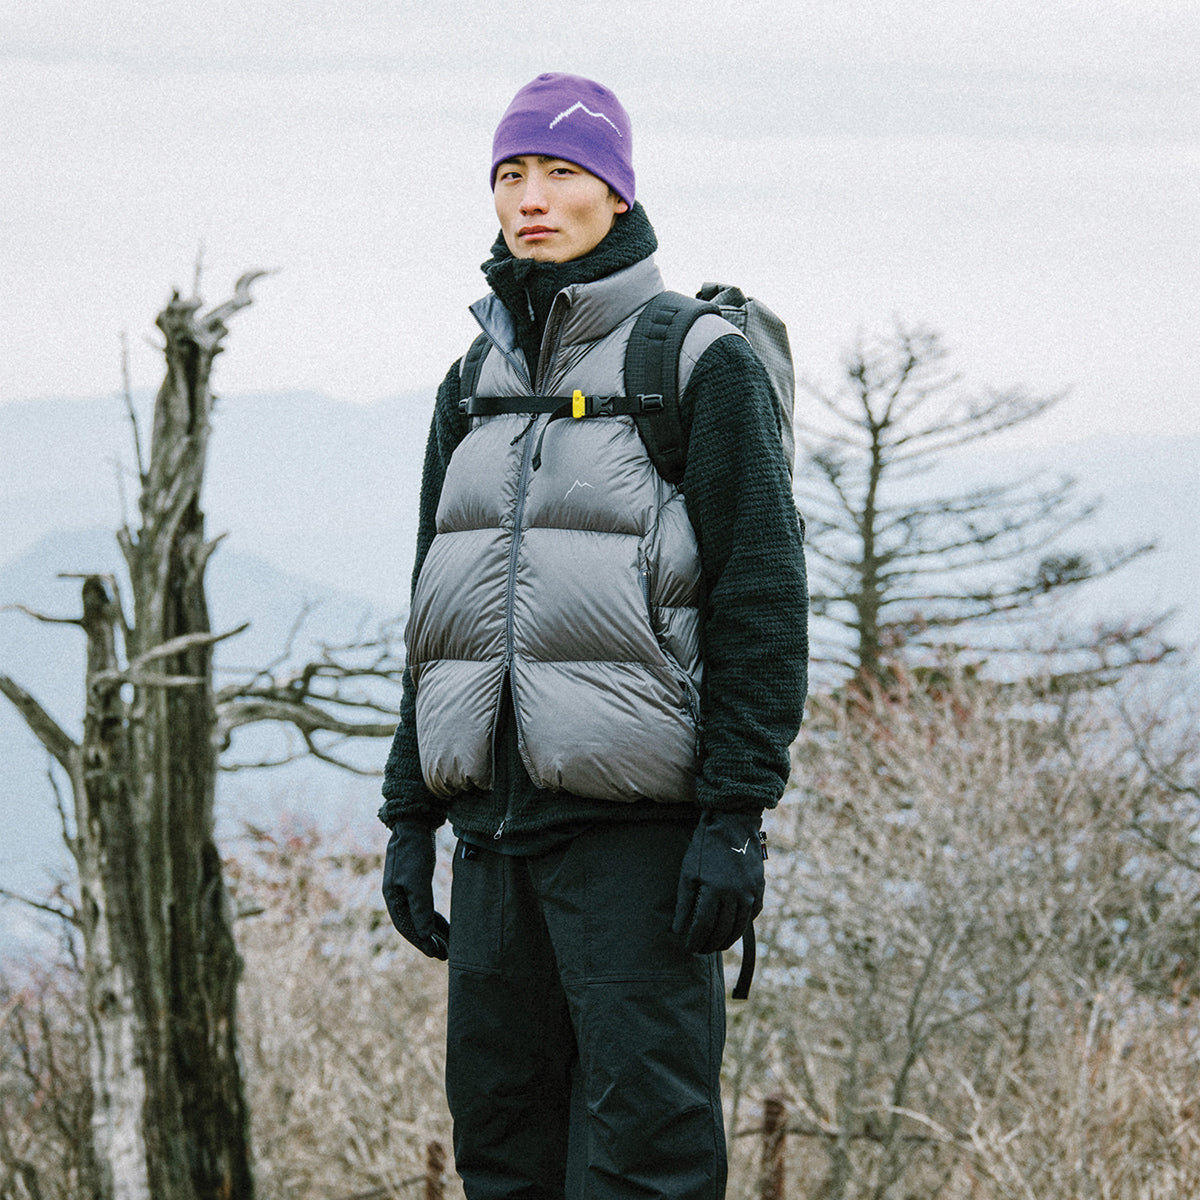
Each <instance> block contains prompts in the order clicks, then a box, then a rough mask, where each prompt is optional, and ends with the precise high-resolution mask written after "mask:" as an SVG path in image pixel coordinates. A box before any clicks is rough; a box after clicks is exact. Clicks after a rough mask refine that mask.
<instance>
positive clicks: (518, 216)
mask: <svg viewBox="0 0 1200 1200" xmlns="http://www.w3.org/2000/svg"><path fill="white" fill-rule="evenodd" d="M494 198H495V201H496V215H497V216H498V217H499V218H500V228H501V229H502V230H503V232H504V241H505V243H506V245H507V246H508V248H509V250H511V251H512V254H513V257H515V258H533V259H536V260H537V261H538V262H569V261H570V260H571V259H573V258H581V257H582V256H583V255H585V254H587V252H588V251H589V250H594V249H595V248H596V247H597V246H598V245H599V244H600V242H601V241H603V239H604V235H605V234H607V233H608V231H609V230H610V229H611V228H612V223H613V218H614V217H615V216H616V215H617V213H623V212H626V211H628V209H629V205H628V204H626V203H625V201H624V200H621V199H618V198H617V196H615V195H614V194H613V193H612V192H611V191H609V187H608V184H607V183H605V182H604V180H602V179H599V178H597V177H596V176H595V175H593V174H592V173H591V172H590V171H586V170H584V168H583V167H581V166H578V165H577V164H576V163H573V162H568V161H567V160H566V159H565V158H547V157H545V156H544V155H537V154H526V155H522V156H521V157H520V158H510V159H506V160H505V161H504V162H502V163H501V164H500V165H499V166H498V167H497V168H496V186H495V191H494Z"/></svg>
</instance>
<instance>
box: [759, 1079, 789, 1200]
mask: <svg viewBox="0 0 1200 1200" xmlns="http://www.w3.org/2000/svg"><path fill="white" fill-rule="evenodd" d="M762 1137H763V1141H762V1171H761V1180H762V1183H761V1185H760V1189H759V1197H760V1200H783V1192H784V1168H785V1165H786V1151H787V1146H786V1142H787V1106H786V1105H785V1104H784V1102H783V1101H782V1100H781V1099H780V1098H779V1097H778V1096H768V1097H767V1098H766V1099H765V1100H764V1101H763V1130H762Z"/></svg>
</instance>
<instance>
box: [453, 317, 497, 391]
mask: <svg viewBox="0 0 1200 1200" xmlns="http://www.w3.org/2000/svg"><path fill="white" fill-rule="evenodd" d="M491 344H492V343H491V341H490V340H489V338H488V336H487V334H485V333H481V334H480V335H479V336H478V337H477V338H476V339H475V340H474V341H473V342H472V343H471V348H470V349H469V350H468V351H467V352H466V354H464V355H463V360H462V366H461V367H460V368H459V388H458V394H459V396H461V397H462V398H463V399H464V400H465V399H466V398H467V397H468V396H474V395H475V391H476V389H477V388H478V387H479V373H480V371H482V370H483V360H484V359H485V358H487V352H488V350H489V349H490V348H491Z"/></svg>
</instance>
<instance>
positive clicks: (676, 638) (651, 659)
mask: <svg viewBox="0 0 1200 1200" xmlns="http://www.w3.org/2000/svg"><path fill="white" fill-rule="evenodd" d="M662 290H663V285H662V278H661V276H660V275H659V272H658V269H657V267H656V266H655V265H654V262H653V260H652V259H645V260H643V261H642V262H640V263H636V264H635V265H634V266H632V267H629V268H627V269H626V270H623V271H619V272H617V273H616V274H614V275H611V276H608V277H607V278H605V279H601V280H598V281H596V282H594V283H588V284H580V285H573V286H571V287H568V288H565V289H564V290H563V291H562V292H560V293H559V294H558V296H557V297H556V298H555V300H554V304H553V306H552V308H551V311H550V315H549V318H548V319H547V322H546V331H545V336H544V338H543V341H542V349H541V356H540V361H539V364H538V370H537V378H536V379H535V380H531V379H530V378H529V373H528V370H527V368H526V365H525V359H524V356H523V355H522V354H521V352H520V351H519V350H518V349H516V342H515V338H514V335H513V330H512V321H511V318H510V317H509V314H508V312H507V310H506V309H505V308H504V306H503V305H502V304H501V303H500V302H499V301H498V300H497V299H496V298H495V297H494V296H489V297H488V298H487V299H485V300H482V301H480V302H478V303H477V304H475V305H473V306H472V312H473V313H474V314H475V316H476V319H477V320H478V321H479V323H480V325H481V326H482V328H483V330H484V333H485V334H487V336H488V338H489V339H490V340H491V342H492V345H491V347H490V348H489V351H488V354H487V356H486V358H485V359H484V362H483V367H482V371H481V373H480V378H479V386H478V389H477V391H478V394H479V395H481V396H528V395H531V394H540V395H564V396H570V395H571V393H572V391H573V390H574V389H576V388H578V389H580V390H581V391H583V392H584V394H585V395H600V396H604V395H614V394H616V395H619V394H623V390H624V359H625V348H626V344H627V342H628V339H629V334H630V330H631V329H632V326H633V322H634V320H635V319H636V316H637V313H638V311H639V310H640V309H641V308H642V306H643V305H644V304H645V303H646V302H647V301H648V300H650V298H651V297H652V296H655V295H657V294H658V293H659V292H660V291H662ZM727 334H733V335H735V336H741V335H740V334H738V333H737V330H736V329H734V327H733V326H732V325H729V324H728V323H727V322H725V321H723V320H721V319H720V318H719V317H715V316H714V317H708V316H706V317H704V318H702V319H701V321H699V322H697V324H696V326H695V327H693V330H692V331H691V333H690V334H689V338H688V340H687V341H686V342H685V344H684V351H683V356H682V360H681V370H680V374H681V379H680V391H681V392H682V391H683V388H684V387H685V386H686V383H687V377H688V376H689V375H690V370H691V367H692V366H693V365H694V363H695V361H696V359H698V358H699V356H700V354H702V353H703V350H704V349H705V348H707V346H708V345H709V344H710V343H711V342H712V341H713V340H715V338H717V337H720V336H724V335H727ZM536 446H540V451H541V456H540V466H539V467H538V468H537V469H534V466H533V458H534V453H533V452H534V448H535V447H536ZM436 528H437V533H436V536H435V537H434V540H433V543H432V545H431V547H430V550H429V553H428V555H427V557H426V559H425V562H424V565H423V567H422V570H421V575H420V578H419V580H418V582H417V587H416V590H415V592H414V595H413V605H412V613H411V615H410V618H409V622H408V630H407V633H406V642H407V648H408V663H409V666H410V668H411V671H412V679H413V682H414V684H415V686H416V727H417V742H418V746H419V748H420V754H421V769H422V774H423V775H424V778H425V782H426V784H427V786H428V787H429V788H430V790H431V791H432V792H434V794H436V795H439V796H451V795H453V794H455V793H457V792H460V791H462V790H464V789H468V788H480V789H483V790H487V789H489V788H490V787H491V786H492V778H493V764H494V734H495V728H496V722H497V717H498V715H499V712H500V707H501V701H502V697H503V689H504V687H505V686H509V687H510V688H511V695H512V701H513V712H514V714H515V719H516V727H517V740H518V745H519V747H520V751H521V756H522V759H523V760H524V763H525V767H526V769H527V770H528V772H529V775H530V778H531V779H532V780H533V782H534V783H535V784H536V785H537V786H538V787H543V788H552V789H562V790H566V791H569V792H572V793H574V794H575V795H579V796H586V797H592V798H598V799H611V800H625V801H631V800H637V799H639V798H642V797H647V798H650V799H652V800H658V801H665V802H673V803H678V802H681V801H686V800H689V799H692V798H693V797H694V792H695V788H694V780H695V774H696V770H697V766H698V762H697V746H698V735H699V720H700V712H699V688H700V681H701V674H702V664H701V661H700V638H699V612H698V607H697V606H698V598H699V596H698V593H699V579H700V564H699V554H698V551H697V546H696V538H695V534H694V532H693V530H692V526H691V522H690V521H689V519H688V515H687V510H686V507H685V505H684V502H683V495H682V493H680V492H679V491H678V490H677V489H676V488H674V487H673V486H671V485H670V484H668V483H666V482H665V481H664V480H663V479H662V478H661V476H660V475H659V474H658V472H657V471H656V470H655V468H654V466H653V464H652V463H651V461H650V459H649V457H648V456H647V454H646V451H645V448H644V446H643V443H642V440H641V438H640V436H639V435H638V432H637V430H636V428H635V426H634V424H633V421H632V419H631V418H629V417H596V418H589V419H584V420H573V419H570V418H561V419H557V420H554V421H551V420H550V418H549V417H548V416H545V415H543V416H539V417H537V418H536V419H535V418H533V417H532V416H531V415H529V414H506V415H502V416H494V417H483V418H480V417H476V418H473V419H472V423H471V429H470V430H469V432H468V433H467V435H466V436H465V437H464V439H463V441H462V442H461V443H460V444H459V446H458V447H457V449H456V450H455V452H454V454H453V457H452V458H451V460H450V464H449V466H448V469H447V472H446V478H445V483H444V486H443V489H442V493H441V497H440V502H439V506H438V511H437V526H436Z"/></svg>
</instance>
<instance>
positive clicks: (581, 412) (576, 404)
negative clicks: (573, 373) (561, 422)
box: [571, 388, 587, 420]
mask: <svg viewBox="0 0 1200 1200" xmlns="http://www.w3.org/2000/svg"><path fill="white" fill-rule="evenodd" d="M586 415H587V397H586V396H585V395H584V394H583V393H582V392H581V391H580V390H579V389H578V388H576V389H575V392H574V394H573V395H572V396H571V416H573V417H574V418H575V419H576V420H578V419H579V418H580V417H583V416H586Z"/></svg>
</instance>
